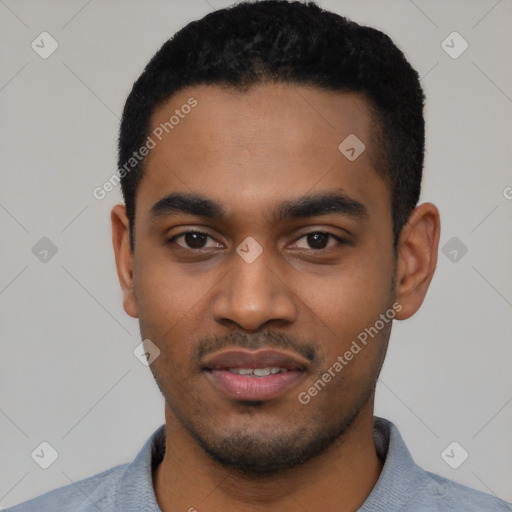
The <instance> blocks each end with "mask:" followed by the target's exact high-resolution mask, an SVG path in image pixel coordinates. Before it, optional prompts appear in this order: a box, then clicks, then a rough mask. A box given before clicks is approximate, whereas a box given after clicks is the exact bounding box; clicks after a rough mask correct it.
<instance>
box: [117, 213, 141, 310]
mask: <svg viewBox="0 0 512 512" xmlns="http://www.w3.org/2000/svg"><path fill="white" fill-rule="evenodd" d="M110 218H111V221H112V243H113V245H114V253H115V256H116V267H117V276H118V278H119V283H120V284H121V290H122V292H123V307H124V310H125V311H126V313H127V314H128V315H130V316H132V317H133V318H138V317H139V313H138V308H137V303H136V301H135V293H134V289H133V254H132V251H131V248H130V223H129V221H128V217H127V215H126V207H125V205H124V204H117V205H115V206H114V207H113V208H112V211H111V214H110Z"/></svg>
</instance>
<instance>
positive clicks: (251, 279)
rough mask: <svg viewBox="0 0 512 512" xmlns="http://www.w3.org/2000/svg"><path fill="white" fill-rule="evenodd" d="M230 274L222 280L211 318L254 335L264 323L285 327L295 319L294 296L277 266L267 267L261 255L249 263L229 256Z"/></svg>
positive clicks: (266, 262) (264, 257)
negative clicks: (233, 325) (251, 332)
mask: <svg viewBox="0 0 512 512" xmlns="http://www.w3.org/2000/svg"><path fill="white" fill-rule="evenodd" d="M230 263H231V265H232V268H231V271H230V272H228V274H227V275H226V277H225V278H224V279H223V280H222V282H221V285H220V291H219V292H218V293H217V294H216V296H215V299H214V303H213V316H214V318H215V320H216V321H217V322H219V323H221V324H223V325H227V324H233V323H234V324H236V325H237V326H238V327H239V328H241V329H244V330H246V331H256V330H259V329H261V328H262V327H263V326H265V327H266V324H268V323H277V324H279V325H288V324H290V323H293V322H295V320H296V318H297V307H296V300H294V292H293V290H292V289H291V287H290V286H289V284H288V283H287V282H286V276H285V273H284V272H282V271H280V270H279V268H278V265H273V267H271V262H270V258H269V257H267V256H266V254H265V251H263V253H262V254H261V255H260V256H259V257H258V258H257V259H256V260H255V261H252V262H251V263H248V262H247V261H245V260H244V259H243V258H241V257H240V256H239V255H238V254H234V255H233V261H232V262H230Z"/></svg>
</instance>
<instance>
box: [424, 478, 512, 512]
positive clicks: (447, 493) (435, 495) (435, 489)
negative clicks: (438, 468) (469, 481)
mask: <svg viewBox="0 0 512 512" xmlns="http://www.w3.org/2000/svg"><path fill="white" fill-rule="evenodd" d="M425 476H426V477H427V478H426V482H427V483H426V485H425V488H424V491H423V492H421V493H420V496H418V505H420V503H421V502H423V503H421V504H425V505H428V504H431V503H432V502H435V503H436V509H435V510H438V511H439V512H454V511H460V510H464V511H465V512H512V504H510V503H507V502H506V501H503V500H501V499H499V498H496V497H495V496H492V495H490V494H487V493H485V492H481V491H477V490H476V489H472V488H470V487H466V486H465V485H462V484H459V483H457V482H454V481H453V480H450V479H448V478H444V477H442V476H439V475H436V474H434V473H430V472H428V471H425ZM425 510H427V509H425ZM429 510H431V509H429Z"/></svg>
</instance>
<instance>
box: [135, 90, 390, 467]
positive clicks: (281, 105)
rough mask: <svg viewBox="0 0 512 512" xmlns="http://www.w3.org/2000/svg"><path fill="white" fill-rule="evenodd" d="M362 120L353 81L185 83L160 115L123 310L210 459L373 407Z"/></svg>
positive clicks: (338, 422) (376, 251) (370, 237)
mask: <svg viewBox="0 0 512 512" xmlns="http://www.w3.org/2000/svg"><path fill="white" fill-rule="evenodd" d="M191 98H192V100H191ZM194 102H197V104H195V105H194V107H193V108H191V109H188V108H183V107H182V106H183V105H186V104H189V105H191V104H192V103H194ZM176 109H178V110H179V111H180V113H181V115H179V121H178V122H177V123H176V124H173V125H172V129H171V128H169V125H167V126H168V128H167V129H168V133H166V131H165V130H163V133H160V132H161V131H162V130H161V129H160V130H158V127H159V126H162V124H163V123H166V122H168V121H169V119H170V117H171V116H172V115H173V114H175V113H176ZM185 112H186V113H185ZM174 121H176V119H174ZM374 126H375V125H374V121H373V119H372V116H371V115H370V111H369V108H368V104H367V103H366V101H365V100H364V98H362V97H361V96H359V95H357V94H348V93H335V92H325V91H321V90H318V89H315V88H310V87H305V86H292V85H275V84H274V85H268V84H267V85H263V84H262V85H257V86H253V87H251V88H250V89H249V90H248V91H246V92H244V93H242V92H234V91H228V90H226V89H224V88H221V87H217V86H197V87H193V88H188V89H185V90H182V91H180V92H179V93H178V94H176V95H175V96H173V97H172V98H171V100H169V101H168V102H167V103H166V104H164V105H163V106H161V107H160V108H158V109H157V110H156V111H155V113H154V116H153V119H152V131H153V133H159V134H160V135H159V137H155V136H152V138H153V139H154V141H155V143H156V146H155V147H154V148H153V149H151V152H150V154H149V156H148V157H147V160H146V167H145V171H144V177H143V179H142V181H141V184H140V187H139V189H138V192H137V197H136V221H135V251H134V254H133V260H132V261H131V264H132V270H131V272H132V273H131V276H132V279H133V289H134V293H133V294H128V295H127V296H126V298H125V309H126V311H127V312H128V313H129V314H130V315H132V316H135V317H138V318H139V319H140V329H141V334H142V337H143V339H149V340H151V342H152V343H154V345H156V346H157V347H158V349H159V350H160V354H159V356H158V357H157V358H156V359H155V360H154V362H153V363H152V364H151V370H152V372H153V374H154V376H155V378H156V381H157V383H158V385H159V387H160V389H161V391H162V393H163V395H164V397H165V401H166V407H167V413H168V416H169V419H168V421H170V422H171V423H172V424H173V425H174V426H175V428H176V429H178V430H180V431H181V432H182V433H183V435H185V436H188V437H189V438H190V439H191V440H193V441H194V442H195V443H196V444H197V445H199V446H200V447H202V448H203V449H204V450H205V451H206V453H208V454H209V455H210V456H211V457H212V458H213V459H214V460H216V461H217V462H220V463H221V464H224V465H227V466H231V467H234V468H238V469H239V470H242V471H247V472H252V473H270V472H273V471H276V470H279V469H282V468H288V467H292V466H294V465H296V464H297V463H299V462H304V461H306V460H309V459H310V458H312V457H314V456H315V455H317V454H319V453H322V452H323V451H324V450H325V449H326V448H327V447H329V446H330V445H331V444H332V443H334V442H335V441H336V440H337V439H338V438H339V437H340V435H342V434H343V433H344V432H345V431H346V429H347V428H348V427H349V425H350V424H351V423H352V422H353V421H354V419H355V418H357V417H358V415H360V414H363V412H364V411H366V412H368V411H369V410H372V403H373V392H374V387H375V382H376V379H377V376H378V373H379V371H380V368H381V365H382V362H383V358H384V355H385V351H386V345H387V340H388V337H389V334H390V329H391V321H390V319H391V318H392V316H393V315H392V314H391V313H390V311H391V312H394V309H393V303H394V302H395V299H396V297H395V293H394V290H393V278H394V276H395V270H396V261H395V257H394V252H393V236H392V218H391V194H390V190H389V188H388V185H387V184H386V183H385V181H384V180H383V179H382V178H381V177H380V176H379V174H378V173H377V172H376V170H375V165H376V161H375V159H374V158H373V155H374V154H375V153H376V151H375V149H376V148H375V146H374V144H375V143H374V142H373V137H372V135H373V132H372V129H373V127H374ZM155 130H156V132H155ZM351 134H353V135H355V136H356V137H357V138H358V139H359V140H360V141H362V143H364V145H365V149H364V151H363V152H362V153H361V154H360V155H359V156H358V157H357V158H356V159H353V156H354V154H357V152H358V147H356V148H355V152H352V151H351V150H350V148H349V149H348V150H347V151H345V153H343V152H342V151H340V149H339V148H338V146H339V145H340V143H341V142H342V141H343V140H344V139H345V138H346V137H347V136H349V135H351ZM159 138H161V140H159ZM349 140H350V139H349ZM351 146H354V143H353V142H352V145H351ZM347 155H348V156H350V157H351V158H350V159H349V158H347ZM395 309H396V304H395ZM386 312H387V313H386ZM381 315H384V316H385V317H386V319H387V320H386V321H384V319H383V317H382V316H381ZM379 319H380V321H379ZM365 329H366V331H365ZM365 332H366V343H363V342H362V341H361V340H362V339H364V337H365V336H364V334H362V333H365ZM369 333H371V334H372V335H370V334H369ZM354 342H355V343H356V345H357V346H358V347H359V351H358V350H357V349H356V348H355V345H354ZM348 352H350V353H351V354H352V357H350V356H349V355H348V354H347V353H348ZM340 358H341V359H340ZM341 360H343V363H342V362H341ZM336 363H338V365H336ZM340 365H341V369H340ZM326 374H327V375H329V376H330V378H329V377H325V375H326ZM320 381H321V382H320ZM322 383H323V385H322ZM315 390H316V392H315Z"/></svg>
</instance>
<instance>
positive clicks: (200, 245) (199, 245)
mask: <svg viewBox="0 0 512 512" xmlns="http://www.w3.org/2000/svg"><path fill="white" fill-rule="evenodd" d="M180 239H181V240H182V241H181V242H178V240H180ZM208 239H211V240H212V241H213V242H214V243H213V245H209V246H208V245H206V244H207V243H208ZM167 243H169V244H171V243H176V244H177V245H179V246H180V247H182V248H183V249H190V250H201V249H211V248H216V247H218V246H219V245H220V244H218V243H217V242H216V241H215V240H213V238H212V237H211V236H210V235H209V234H208V233H203V232H202V231H187V232H185V233H180V234H179V235H176V236H173V237H172V238H170V239H169V240H168V242H167Z"/></svg>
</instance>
